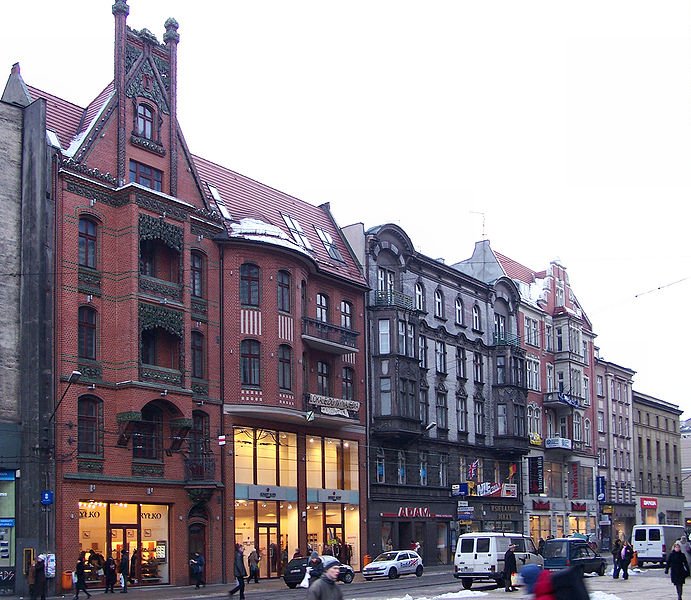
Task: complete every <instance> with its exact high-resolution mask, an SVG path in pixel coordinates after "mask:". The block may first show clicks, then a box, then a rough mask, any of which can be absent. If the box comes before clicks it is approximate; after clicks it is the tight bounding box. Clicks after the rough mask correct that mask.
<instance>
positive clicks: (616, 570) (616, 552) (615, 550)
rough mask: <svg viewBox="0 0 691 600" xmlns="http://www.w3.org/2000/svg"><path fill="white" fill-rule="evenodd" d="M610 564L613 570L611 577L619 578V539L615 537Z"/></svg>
mask: <svg viewBox="0 0 691 600" xmlns="http://www.w3.org/2000/svg"><path fill="white" fill-rule="evenodd" d="M612 565H613V566H614V570H613V571H612V578H613V579H619V572H620V571H621V540H620V539H619V538H617V539H616V540H614V544H612Z"/></svg>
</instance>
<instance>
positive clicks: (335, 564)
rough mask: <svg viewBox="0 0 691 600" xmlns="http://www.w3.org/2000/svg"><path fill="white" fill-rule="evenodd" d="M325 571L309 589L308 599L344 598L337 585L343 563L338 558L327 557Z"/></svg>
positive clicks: (340, 599) (327, 599) (336, 599)
mask: <svg viewBox="0 0 691 600" xmlns="http://www.w3.org/2000/svg"><path fill="white" fill-rule="evenodd" d="M324 563H325V564H324V565H323V569H324V572H323V574H322V575H321V577H320V578H319V580H318V581H316V582H315V584H314V585H312V586H310V589H309V590H308V591H307V600H343V592H341V589H340V588H339V587H338V586H337V585H336V581H337V580H338V574H339V573H340V571H341V563H340V562H339V561H338V560H337V559H336V558H331V557H329V558H325V559H324Z"/></svg>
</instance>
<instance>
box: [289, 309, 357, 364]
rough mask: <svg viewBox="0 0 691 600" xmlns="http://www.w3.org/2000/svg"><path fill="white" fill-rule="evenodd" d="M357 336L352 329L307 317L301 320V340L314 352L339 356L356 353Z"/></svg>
mask: <svg viewBox="0 0 691 600" xmlns="http://www.w3.org/2000/svg"><path fill="white" fill-rule="evenodd" d="M359 335H360V334H359V333H358V332H357V331H353V330H352V329H346V328H345V327H339V326H338V325H332V324H331V323H325V322H324V321H319V320H317V319H310V318H308V317H303V318H302V340H303V341H304V342H305V343H306V344H307V345H308V346H310V347H311V348H314V349H315V350H321V351H322V352H329V353H331V354H339V355H343V354H350V353H351V352H358V348H357V339H358V336H359Z"/></svg>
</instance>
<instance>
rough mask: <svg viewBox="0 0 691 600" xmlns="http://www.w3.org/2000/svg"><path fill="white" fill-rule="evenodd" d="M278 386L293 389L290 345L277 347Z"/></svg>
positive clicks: (283, 388)
mask: <svg viewBox="0 0 691 600" xmlns="http://www.w3.org/2000/svg"><path fill="white" fill-rule="evenodd" d="M278 387H279V388H281V389H282V390H292V389H293V353H292V350H291V349H290V346H286V345H285V344H282V345H280V346H279V347H278Z"/></svg>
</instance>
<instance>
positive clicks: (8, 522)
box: [0, 519, 14, 527]
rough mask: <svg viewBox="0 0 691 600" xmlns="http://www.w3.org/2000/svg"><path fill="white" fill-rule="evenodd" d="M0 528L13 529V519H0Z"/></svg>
mask: <svg viewBox="0 0 691 600" xmlns="http://www.w3.org/2000/svg"><path fill="white" fill-rule="evenodd" d="M0 527H14V519H0Z"/></svg>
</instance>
